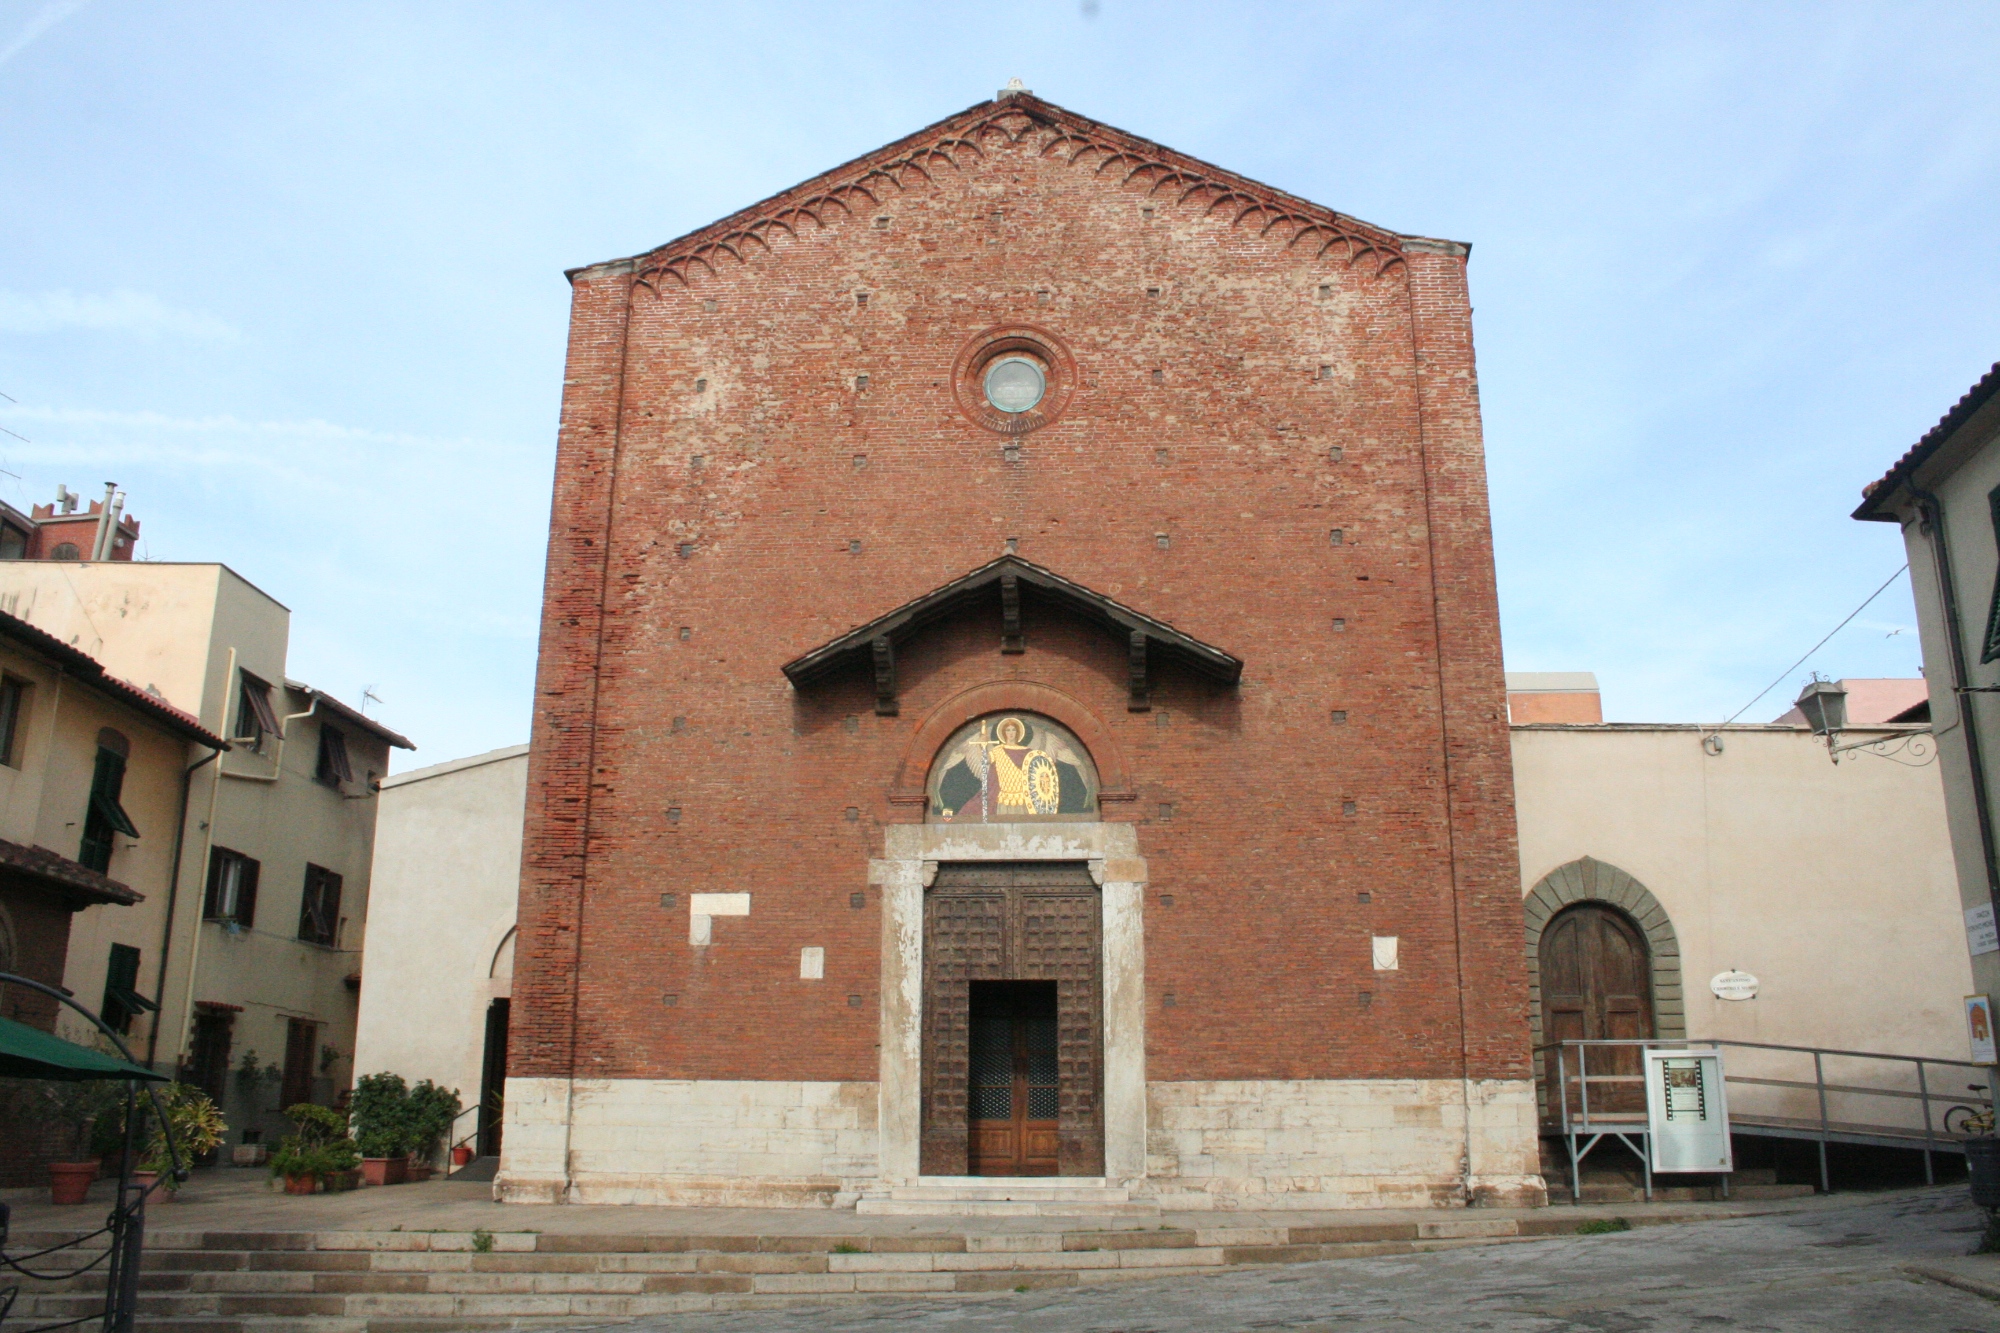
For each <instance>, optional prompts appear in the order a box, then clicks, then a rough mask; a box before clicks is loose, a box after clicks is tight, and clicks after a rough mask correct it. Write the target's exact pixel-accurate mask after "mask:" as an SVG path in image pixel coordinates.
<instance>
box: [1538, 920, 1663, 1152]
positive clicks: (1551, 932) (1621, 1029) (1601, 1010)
mask: <svg viewBox="0 0 2000 1333" xmlns="http://www.w3.org/2000/svg"><path fill="white" fill-rule="evenodd" d="M1538 961H1539V963H1540V965H1541V983H1542V1040H1543V1041H1544V1042H1559V1041H1604V1040H1611V1039H1617V1040H1643V1039H1646V1038H1650V1037H1651V1036H1652V1035H1653V962H1652V957H1651V953H1650V951H1649V950H1648V949H1647V947H1646V937H1645V935H1644V934H1642V933H1641V932H1640V930H1639V927H1638V925H1637V923H1635V922H1634V921H1633V920H1632V918H1631V917H1628V916H1626V915H1625V914H1624V913H1623V912H1621V911H1619V910H1618V909H1617V908H1615V907H1611V906H1608V905H1604V904H1599V903H1578V904H1577V905H1576V906H1574V907H1570V908H1568V909H1566V910H1564V911H1563V912H1562V913H1561V914H1560V915H1558V916H1557V917H1556V918H1555V919H1554V920H1553V921H1551V922H1549V924H1548V926H1547V928H1545V929H1544V930H1543V931H1542V942H1541V951H1540V956H1539V959H1538ZM1643 1064H1644V1061H1643V1060H1642V1058H1641V1056H1640V1054H1639V1048H1638V1047H1636V1046H1612V1047H1603V1046H1598V1047H1591V1048H1588V1050H1587V1051H1586V1052H1585V1055H1584V1068H1585V1069H1586V1070H1587V1071H1588V1073H1589V1075H1590V1086H1589V1091H1590V1109H1591V1110H1592V1111H1593V1112H1597V1111H1616V1112H1620V1113H1634V1112H1639V1111H1643V1110H1645V1109H1646V1091H1645V1084H1644V1081H1643V1080H1644V1069H1643ZM1561 1068H1562V1070H1563V1072H1564V1074H1565V1076H1566V1077H1567V1080H1568V1083H1569V1105H1570V1111H1571V1114H1575V1113H1576V1112H1577V1111H1578V1110H1579V1109H1580V1108H1581V1105H1582V1103H1581V1091H1582V1090H1581V1087H1580V1085H1579V1083H1578V1077H1577V1075H1578V1059H1577V1053H1576V1051H1575V1049H1574V1048H1572V1049H1570V1050H1567V1051H1565V1052H1563V1058H1562V1063H1561ZM1557 1075H1558V1062H1557V1059H1556V1053H1555V1052H1554V1051H1551V1052H1549V1054H1548V1057H1547V1068H1546V1071H1545V1078H1546V1083H1545V1085H1544V1086H1546V1087H1547V1088H1548V1090H1549V1099H1548V1101H1549V1107H1550V1112H1551V1114H1553V1113H1554V1110H1555V1108H1556V1107H1557V1106H1558V1105H1560V1101H1559V1094H1558V1093H1557V1092H1556V1088H1557Z"/></svg>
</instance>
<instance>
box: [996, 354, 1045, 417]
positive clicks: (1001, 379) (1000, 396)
mask: <svg viewBox="0 0 2000 1333" xmlns="http://www.w3.org/2000/svg"><path fill="white" fill-rule="evenodd" d="M1047 388H1048V378H1047V376H1045V375H1044V374H1043V373H1042V368H1041V367H1040V366H1038V365H1036V364H1035V363H1034V362H1033V361H1030V360H1029V359H1028V358H1027V357H1025V356H1003V357H1001V358H1000V359H999V360H997V361H995V362H994V363H993V364H992V365H991V366H988V367H987V369H986V401H987V402H989V403H991V404H993V406H994V407H996V408H998V409H1000V410H1001V411H1002V412H1010V413H1018V412H1026V411H1028V410H1030V409H1031V408H1033V407H1034V406H1035V405H1036V404H1037V403H1039V402H1041V401H1042V394H1043V393H1044V392H1046V391H1047Z"/></svg>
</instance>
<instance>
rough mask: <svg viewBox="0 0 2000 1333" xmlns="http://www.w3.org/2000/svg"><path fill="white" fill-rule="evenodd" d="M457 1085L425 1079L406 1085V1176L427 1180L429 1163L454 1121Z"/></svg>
mask: <svg viewBox="0 0 2000 1333" xmlns="http://www.w3.org/2000/svg"><path fill="white" fill-rule="evenodd" d="M461 1109H463V1108H462V1107H461V1106H460V1105H459V1100H458V1089H456V1088H441V1087H439V1086H438V1085H437V1084H435V1083H433V1082H431V1081H430V1080H429V1079H425V1080H424V1081H423V1082H421V1083H419V1084H417V1086H416V1087H414V1088H411V1089H410V1100H409V1126H410V1176H411V1178H412V1179H415V1180H428V1179H429V1178H430V1174H431V1170H432V1164H433V1163H434V1162H435V1161H436V1160H437V1156H438V1153H439V1152H440V1151H441V1150H442V1149H443V1147H444V1141H445V1139H446V1138H447V1137H448V1136H449V1135H450V1134H451V1127H452V1126H453V1125H454V1124H456V1123H457V1122H458V1113H459V1111H460V1110H461Z"/></svg>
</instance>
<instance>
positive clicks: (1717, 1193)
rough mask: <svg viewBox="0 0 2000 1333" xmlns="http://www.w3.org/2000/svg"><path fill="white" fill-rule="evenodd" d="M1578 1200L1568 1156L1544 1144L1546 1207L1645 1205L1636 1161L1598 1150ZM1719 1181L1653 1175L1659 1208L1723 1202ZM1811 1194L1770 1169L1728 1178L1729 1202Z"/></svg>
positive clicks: (1553, 1142)
mask: <svg viewBox="0 0 2000 1333" xmlns="http://www.w3.org/2000/svg"><path fill="white" fill-rule="evenodd" d="M1582 1177H1583V1182H1582V1183H1583V1190H1582V1197H1581V1198H1571V1197H1570V1195H1571V1191H1570V1176H1569V1152H1568V1150H1567V1148H1565V1147H1564V1145H1563V1141H1562V1139H1561V1138H1559V1137H1555V1138H1544V1139H1543V1140H1542V1179H1543V1180H1545V1181H1547V1182H1548V1186H1549V1202H1550V1203H1644V1202H1645V1201H1646V1174H1645V1171H1644V1169H1643V1168H1642V1167H1641V1166H1640V1164H1639V1161H1638V1159H1637V1158H1635V1157H1633V1156H1632V1155H1631V1154H1629V1153H1625V1152H1622V1151H1615V1150H1614V1147H1613V1145H1611V1144H1609V1143H1606V1144H1604V1145H1601V1146H1600V1147H1599V1148H1598V1149H1597V1150H1596V1151H1595V1152H1593V1153H1592V1154H1591V1155H1590V1156H1588V1157H1586V1158H1584V1159H1583V1171H1582ZM1721 1179H1722V1178H1721V1177H1720V1176H1692V1177H1690V1176H1681V1175H1672V1176H1657V1175H1656V1176H1654V1177H1653V1199H1654V1201H1655V1202H1657V1203H1702V1202H1709V1201H1713V1200H1719V1199H1721V1198H1722V1197H1723V1195H1722V1186H1721V1184H1720V1181H1721ZM1812 1193H1814V1190H1813V1187H1812V1186H1810V1185H1780V1184H1779V1183H1778V1173H1777V1171H1776V1170H1775V1169H1773V1168H1771V1167H1749V1168H1743V1169H1739V1170H1737V1171H1735V1172H1733V1173H1732V1174H1731V1175H1730V1176H1729V1197H1730V1198H1731V1199H1734V1200H1741V1201H1744V1202H1750V1201H1754V1200H1768V1199H1798V1198H1804V1197H1806V1196H1807V1195H1810V1194H1812Z"/></svg>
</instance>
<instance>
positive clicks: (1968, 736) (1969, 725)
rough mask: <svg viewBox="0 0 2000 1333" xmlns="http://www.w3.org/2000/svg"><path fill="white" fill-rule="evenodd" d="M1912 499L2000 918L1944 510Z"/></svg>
mask: <svg viewBox="0 0 2000 1333" xmlns="http://www.w3.org/2000/svg"><path fill="white" fill-rule="evenodd" d="M1909 485H1910V494H1911V495H1913V496H1915V497H1916V501H1917V513H1918V515H1919V516H1920V518H1921V520H1922V528H1923V531H1924V532H1925V533H1926V535H1928V536H1929V537H1930V548H1931V560H1932V563H1933V564H1935V565H1936V566H1937V579H1938V594H1939V595H1940V596H1941V597H1942V598H1943V599H1944V631H1945V641H1946V642H1947V643H1948V644H1949V645H1950V646H1951V692H1952V703H1953V704H1954V705H1955V706H1956V708H1957V711H1958V725H1959V729H1960V730H1961V731H1963V732H1964V733H1965V757H1966V760H1967V762H1969V763H1970V764H1971V766H1972V806H1973V812H1974V813H1975V814H1977V815H1978V816H1979V850H1980V854H1981V856H1982V857H1983V858H1984V861H1985V865H1986V898H1987V901H1988V902H1990V903H1992V904H1993V911H1994V915H1995V917H1996V919H2000V856H1996V855H1995V851H1994V835H1993V807H1992V804H1991V802H1990V800H1989V799H1988V797H1987V794H1986V765H1985V764H1984V763H1983V762H1981V759H1980V749H1979V727H1978V725H1977V723H1976V722H1975V721H1974V720H1973V710H1972V698H1971V696H1970V695H1969V694H1968V693H1967V692H1966V687H1967V686H1968V685H1970V684H1971V682H1970V681H1969V680H1968V679H1967V675H1968V672H1967V671H1966V665H1965V634H1964V632H1963V630H1962V629H1961V628H1960V625H1959V620H1958V583H1957V580H1956V579H1954V578H1953V577H1952V572H1951V549H1950V547H1949V546H1947V545H1946V542H1945V528H1944V505H1943V504H1942V503H1940V502H1939V500H1938V498H1937V496H1935V495H1933V494H1932V493H1931V492H1929V491H1926V490H1922V489H1920V488H1919V487H1918V486H1917V485H1916V484H1915V483H1914V482H1912V483H1910V484H1909Z"/></svg>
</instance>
